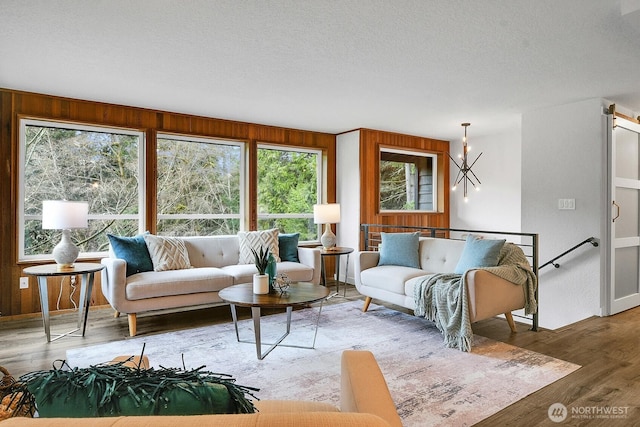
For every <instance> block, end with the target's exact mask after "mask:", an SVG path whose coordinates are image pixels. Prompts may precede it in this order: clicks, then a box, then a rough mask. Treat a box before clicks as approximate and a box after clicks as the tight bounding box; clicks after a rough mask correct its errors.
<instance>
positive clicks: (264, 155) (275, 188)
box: [258, 146, 321, 241]
mask: <svg viewBox="0 0 640 427" xmlns="http://www.w3.org/2000/svg"><path fill="white" fill-rule="evenodd" d="M320 171H321V152H319V151H303V150H299V149H298V150H296V149H285V148H267V146H260V147H259V148H258V229H260V230H267V229H271V228H277V229H278V230H280V232H281V233H300V240H301V241H311V240H317V239H318V226H317V225H316V224H314V223H313V205H314V204H316V203H318V201H319V200H320V197H319V192H318V189H319V188H320V186H319V184H318V182H319V178H320Z"/></svg>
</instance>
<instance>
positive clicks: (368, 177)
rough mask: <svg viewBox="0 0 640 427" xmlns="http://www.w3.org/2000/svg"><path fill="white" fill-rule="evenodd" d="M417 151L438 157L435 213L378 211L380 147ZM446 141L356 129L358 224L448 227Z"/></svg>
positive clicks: (447, 143) (447, 151)
mask: <svg viewBox="0 0 640 427" xmlns="http://www.w3.org/2000/svg"><path fill="white" fill-rule="evenodd" d="M381 146H382V147H391V148H404V149H417V150H421V151H428V152H431V153H434V154H437V155H438V168H437V170H438V179H437V184H438V189H437V190H438V209H437V211H436V212H428V213H427V212H406V213H405V212H401V213H398V212H389V213H381V212H380V203H379V197H380V196H379V188H380V162H379V155H380V154H379V153H380V147H381ZM448 153H449V141H442V140H438V139H430V138H424V137H418V136H411V135H404V134H398V133H392V132H383V131H377V130H370V129H360V182H361V187H360V206H361V209H360V223H361V224H389V225H411V226H429V227H443V228H448V227H449V185H448V183H449V157H448Z"/></svg>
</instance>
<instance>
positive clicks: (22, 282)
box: [20, 277, 29, 289]
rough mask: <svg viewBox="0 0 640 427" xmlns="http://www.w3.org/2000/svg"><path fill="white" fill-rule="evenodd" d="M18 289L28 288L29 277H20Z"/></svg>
mask: <svg viewBox="0 0 640 427" xmlns="http://www.w3.org/2000/svg"><path fill="white" fill-rule="evenodd" d="M20 289H29V278H28V277H21V278H20Z"/></svg>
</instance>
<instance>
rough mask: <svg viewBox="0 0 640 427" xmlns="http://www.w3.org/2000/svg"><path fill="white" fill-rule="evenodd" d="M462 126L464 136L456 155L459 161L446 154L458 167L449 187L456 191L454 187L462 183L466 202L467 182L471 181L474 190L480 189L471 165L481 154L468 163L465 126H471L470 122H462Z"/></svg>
mask: <svg viewBox="0 0 640 427" xmlns="http://www.w3.org/2000/svg"><path fill="white" fill-rule="evenodd" d="M462 126H464V138H463V139H462V154H459V155H458V158H459V159H460V162H461V163H460V164H458V162H457V161H456V160H455V159H454V158H453V157H451V155H450V154H449V153H447V154H448V156H449V158H450V159H451V161H452V162H453V163H455V164H456V166H457V167H458V174H457V175H456V180H455V184H453V187H452V188H451V190H452V191H456V188H458V184H460V183H462V187H463V189H464V201H465V202H466V201H467V200H468V197H467V184H468V183H471V185H472V186H473V188H475V189H476V190H480V186H479V185H480V180H479V179H478V177H477V176H476V174H475V173H473V171H472V170H471V168H472V167H473V165H475V164H476V162H477V161H478V159H479V158H480V156H482V153H480V154H478V157H476V159H475V160H474V161H473V162H472V163H471V164H469V159H468V154H469V150H470V147H469V146H468V145H467V127H469V126H471V123H462ZM474 179H475V181H474ZM476 183H477V184H476Z"/></svg>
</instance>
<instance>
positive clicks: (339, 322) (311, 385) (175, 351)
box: [67, 301, 579, 427]
mask: <svg viewBox="0 0 640 427" xmlns="http://www.w3.org/2000/svg"><path fill="white" fill-rule="evenodd" d="M361 308H362V301H355V302H345V303H341V304H334V305H330V306H325V307H323V309H322V314H321V317H320V327H319V330H318V335H317V340H316V343H315V349H301V348H293V347H278V348H276V349H275V350H273V351H272V352H271V353H270V354H269V355H268V356H267V357H266V358H265V359H264V360H258V359H257V357H256V349H255V345H254V344H249V343H238V342H237V341H236V336H235V331H234V328H233V324H232V323H231V321H230V322H229V323H225V324H218V325H212V326H207V327H200V328H196V329H187V330H182V331H177V332H169V333H165V334H158V335H150V336H140V337H134V338H130V339H126V340H123V341H118V342H112V343H108V344H101V345H97V346H92V347H85V348H78V349H73V350H69V351H67V362H68V363H69V364H70V365H71V366H78V367H85V366H89V365H94V364H99V363H102V362H105V361H108V360H111V359H112V358H113V357H115V356H118V355H139V354H140V353H141V351H142V346H143V344H146V349H145V354H146V355H147V356H149V359H150V362H151V365H152V366H155V367H158V366H161V365H162V366H164V367H176V368H177V367H182V366H183V360H184V366H185V367H186V368H187V369H192V368H198V367H201V366H203V365H206V370H208V371H213V372H219V373H226V374H230V375H232V376H233V377H235V378H236V379H237V382H238V384H242V385H247V386H253V387H259V388H260V391H259V392H258V393H257V396H258V397H259V398H260V399H305V400H315V401H322V402H329V403H333V404H335V405H336V406H339V399H340V354H341V352H342V351H343V350H345V349H366V350H370V351H372V352H373V354H374V355H375V357H376V359H377V360H378V363H379V364H380V368H381V370H382V372H383V373H384V375H385V378H386V380H387V383H388V385H389V389H390V391H391V394H392V396H393V399H394V401H395V403H396V406H397V408H398V413H399V414H400V416H401V418H402V420H403V422H404V424H405V426H408V427H411V426H426V425H438V426H469V425H472V424H474V423H476V422H478V421H480V420H482V419H484V418H486V417H488V416H490V415H492V414H494V413H496V412H498V411H500V410H501V409H503V408H505V407H506V406H508V405H510V404H512V403H514V402H516V401H518V400H520V399H521V398H523V397H525V396H527V395H529V394H531V393H533V392H534V391H536V390H538V389H540V388H542V387H544V386H546V385H548V384H550V383H552V382H554V381H556V380H558V379H560V378H562V377H564V376H566V375H568V374H569V373H571V372H573V371H575V370H576V369H578V368H579V366H578V365H575V364H572V363H569V362H565V361H562V360H558V359H554V358H552V357H548V356H545V355H542V354H539V353H535V352H532V351H528V350H524V349H521V348H518V347H514V346H511V345H508V344H504V343H501V342H496V341H493V340H490V339H487V338H484V337H480V336H475V337H474V344H473V349H472V352H471V353H465V352H461V351H459V350H457V349H450V348H446V347H444V345H443V339H442V335H441V334H440V332H439V331H438V330H437V329H436V327H435V326H434V324H433V323H432V322H429V321H428V320H425V319H423V318H417V317H414V316H411V315H408V314H404V313H401V312H397V311H394V310H391V309H387V308H385V307H382V306H377V305H374V304H372V305H371V307H370V308H369V311H368V312H366V313H363V312H362V311H361ZM317 314H318V307H317V306H316V307H313V308H307V309H304V310H298V311H294V313H293V320H292V332H291V335H289V336H288V337H287V338H286V339H285V340H284V341H283V344H292V345H301V346H309V345H310V344H311V343H312V341H313V335H314V326H315V321H316V319H317ZM229 317H231V316H229ZM252 326H253V325H252V322H251V321H250V320H244V321H241V322H240V327H241V328H240V336H241V339H243V340H245V339H247V340H250V339H252V338H253V329H252ZM284 327H285V315H284V313H283V314H275V315H271V316H266V317H264V318H263V319H262V332H263V342H265V340H266V342H271V341H268V340H269V339H274V338H275V337H279V336H280V335H281V334H282V333H283V332H284ZM505 327H506V325H505ZM520 333H534V332H520Z"/></svg>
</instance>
